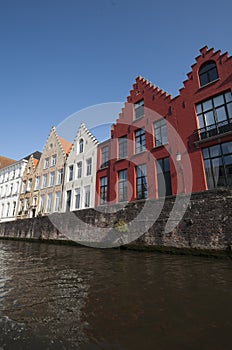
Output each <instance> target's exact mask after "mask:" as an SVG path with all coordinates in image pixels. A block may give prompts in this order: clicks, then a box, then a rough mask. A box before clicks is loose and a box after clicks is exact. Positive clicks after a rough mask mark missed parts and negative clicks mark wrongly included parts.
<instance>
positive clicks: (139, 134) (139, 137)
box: [135, 129, 146, 153]
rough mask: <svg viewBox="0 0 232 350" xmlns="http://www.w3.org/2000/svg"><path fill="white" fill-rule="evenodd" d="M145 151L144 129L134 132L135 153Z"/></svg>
mask: <svg viewBox="0 0 232 350" xmlns="http://www.w3.org/2000/svg"><path fill="white" fill-rule="evenodd" d="M145 150H146V134H145V130H144V129H139V130H137V131H135V153H140V152H143V151H145Z"/></svg>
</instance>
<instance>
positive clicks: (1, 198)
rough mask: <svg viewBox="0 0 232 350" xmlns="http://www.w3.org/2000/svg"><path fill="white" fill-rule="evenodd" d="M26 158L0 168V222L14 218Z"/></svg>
mask: <svg viewBox="0 0 232 350" xmlns="http://www.w3.org/2000/svg"><path fill="white" fill-rule="evenodd" d="M27 162H28V161H27V160H25V159H22V160H20V161H18V162H15V163H13V164H11V165H8V166H6V167H4V168H2V169H0V222H3V221H11V220H15V219H16V215H17V212H16V210H17V206H18V200H19V195H20V188H21V182H22V177H23V173H24V170H25V168H26V165H27Z"/></svg>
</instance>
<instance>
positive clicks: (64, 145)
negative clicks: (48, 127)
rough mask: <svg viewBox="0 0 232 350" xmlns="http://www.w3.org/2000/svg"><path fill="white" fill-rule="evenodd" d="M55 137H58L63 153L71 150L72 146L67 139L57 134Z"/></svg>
mask: <svg viewBox="0 0 232 350" xmlns="http://www.w3.org/2000/svg"><path fill="white" fill-rule="evenodd" d="M57 137H58V140H59V141H60V143H61V146H62V148H63V150H64V152H65V154H66V155H68V154H69V152H70V150H71V148H72V143H71V142H69V141H67V140H65V139H63V137H60V136H59V135H57Z"/></svg>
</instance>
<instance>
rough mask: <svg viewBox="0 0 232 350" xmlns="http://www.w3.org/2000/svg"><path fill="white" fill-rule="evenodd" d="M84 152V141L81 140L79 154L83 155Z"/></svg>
mask: <svg viewBox="0 0 232 350" xmlns="http://www.w3.org/2000/svg"><path fill="white" fill-rule="evenodd" d="M83 151H84V140H83V139H80V141H79V152H80V153H83Z"/></svg>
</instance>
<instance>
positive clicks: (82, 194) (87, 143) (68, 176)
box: [62, 123, 98, 212]
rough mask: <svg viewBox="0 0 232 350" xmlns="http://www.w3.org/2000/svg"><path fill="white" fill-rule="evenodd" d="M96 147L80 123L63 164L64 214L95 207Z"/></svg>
mask: <svg viewBox="0 0 232 350" xmlns="http://www.w3.org/2000/svg"><path fill="white" fill-rule="evenodd" d="M97 145H98V141H97V139H96V138H95V137H94V136H93V135H92V134H91V132H90V131H89V130H88V129H87V128H86V126H85V125H84V124H83V123H82V124H81V126H80V129H79V130H78V132H77V136H76V138H75V140H74V143H73V146H72V149H71V151H70V153H69V155H68V158H67V161H66V164H65V178H64V187H63V208H62V210H63V211H64V212H65V211H69V210H71V211H73V210H79V209H84V208H93V207H94V206H95V192H96V168H97Z"/></svg>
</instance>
